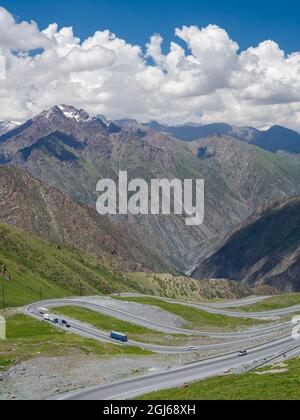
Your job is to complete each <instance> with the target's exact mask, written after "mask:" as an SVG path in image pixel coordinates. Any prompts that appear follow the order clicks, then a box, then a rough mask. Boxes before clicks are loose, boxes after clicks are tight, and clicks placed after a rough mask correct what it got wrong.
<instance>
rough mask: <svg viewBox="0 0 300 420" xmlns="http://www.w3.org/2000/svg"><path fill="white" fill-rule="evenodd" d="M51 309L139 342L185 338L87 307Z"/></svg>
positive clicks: (181, 339)
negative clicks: (117, 332)
mask: <svg viewBox="0 0 300 420" xmlns="http://www.w3.org/2000/svg"><path fill="white" fill-rule="evenodd" d="M53 311H54V312H55V313H58V314H60V315H64V316H66V317H69V318H73V319H77V320H78V321H82V322H85V323H88V324H90V325H93V326H94V327H96V328H98V329H99V330H101V331H106V332H107V333H108V334H109V333H110V332H111V331H119V332H121V333H124V334H127V335H128V337H129V339H130V340H133V341H138V342H141V343H152V344H168V345H172V344H174V345H175V344H181V343H182V342H183V341H184V340H187V337H185V336H180V335H166V334H163V333H159V332H157V331H153V330H151V329H148V328H145V327H142V326H139V325H135V324H131V323H129V322H126V321H121V320H119V319H116V318H113V317H110V316H107V315H103V314H101V313H99V312H95V311H91V310H89V309H84V308H76V307H71V306H66V307H63V308H54V310H52V312H53Z"/></svg>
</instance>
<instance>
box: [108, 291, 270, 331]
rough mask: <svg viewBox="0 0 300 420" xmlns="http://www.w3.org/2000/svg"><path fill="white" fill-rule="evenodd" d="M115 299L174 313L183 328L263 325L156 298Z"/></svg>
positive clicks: (259, 322) (255, 321)
mask: <svg viewBox="0 0 300 420" xmlns="http://www.w3.org/2000/svg"><path fill="white" fill-rule="evenodd" d="M115 299H119V300H125V301H128V302H136V303H140V304H144V305H152V306H158V307H159V308H161V309H163V310H165V311H168V312H171V313H174V314H175V315H178V316H180V317H182V318H183V319H184V320H186V322H187V323H186V325H185V328H190V329H195V330H199V329H209V330H216V331H218V330H221V331H233V330H239V329H241V328H246V327H253V326H255V325H259V324H263V322H261V321H257V320H252V319H242V318H232V317H229V316H223V315H216V314H209V313H208V312H204V311H201V310H199V309H195V308H191V307H188V306H184V305H180V304H173V303H169V302H164V301H162V300H160V299H156V298H148V297H145V298H128V297H126V298H121V297H115Z"/></svg>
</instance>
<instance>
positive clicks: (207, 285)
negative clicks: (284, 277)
mask: <svg viewBox="0 0 300 420" xmlns="http://www.w3.org/2000/svg"><path fill="white" fill-rule="evenodd" d="M126 278H127V281H131V282H133V283H138V284H139V288H140V289H141V293H143V294H145V295H146V294H148V295H155V296H162V297H167V298H170V299H180V300H188V301H196V302H199V301H200V300H201V301H206V300H215V299H216V300H219V299H239V298H243V297H246V296H249V295H251V294H253V291H252V290H251V289H250V288H249V287H247V286H244V285H242V284H241V283H238V282H234V281H229V280H206V281H199V280H194V279H191V278H190V277H184V276H177V277H176V276H173V275H171V274H158V273H127V274H126Z"/></svg>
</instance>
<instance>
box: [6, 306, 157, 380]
mask: <svg viewBox="0 0 300 420" xmlns="http://www.w3.org/2000/svg"><path fill="white" fill-rule="evenodd" d="M1 314H2V315H3V314H4V315H5V317H6V319H7V340H0V373H1V371H2V372H3V371H5V370H6V369H7V368H9V367H11V366H14V365H17V364H19V363H21V362H22V361H25V360H28V359H32V358H36V357H56V356H65V355H68V354H70V355H72V354H74V352H79V353H81V354H85V355H95V356H118V355H131V354H132V355H141V356H142V355H148V354H150V353H149V352H147V351H144V350H142V349H140V348H137V347H127V346H119V345H113V344H104V343H98V342H97V341H95V340H89V339H86V338H82V337H79V336H77V335H74V334H70V333H67V332H64V331H61V330H59V329H57V328H56V327H54V326H52V325H50V324H47V323H45V322H40V321H37V320H35V319H33V318H30V317H27V316H25V315H22V314H11V313H10V314H9V313H8V314H6V313H4V312H3V311H2V312H1Z"/></svg>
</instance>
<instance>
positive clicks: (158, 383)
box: [59, 337, 300, 401]
mask: <svg viewBox="0 0 300 420" xmlns="http://www.w3.org/2000/svg"><path fill="white" fill-rule="evenodd" d="M289 352H291V355H293V357H295V356H296V355H297V354H299V353H300V343H299V342H298V343H297V342H295V341H294V340H293V339H292V338H291V337H288V338H285V339H281V340H278V341H274V342H273V343H270V344H267V345H263V346H259V347H256V348H254V349H252V350H249V352H248V355H247V356H245V357H239V356H238V355H237V353H233V354H231V355H226V356H221V357H217V358H214V359H210V360H204V361H201V362H199V363H194V364H191V365H187V366H184V367H182V368H178V369H174V370H170V371H168V372H160V373H156V374H152V375H143V376H139V377H136V378H130V379H128V380H125V381H121V382H116V383H113V384H108V385H102V386H99V387H94V388H91V389H87V390H83V391H79V392H73V393H69V394H67V395H64V396H62V397H60V398H59V399H61V400H102V401H103V400H126V399H132V398H135V397H137V396H140V395H144V394H147V393H149V392H154V391H160V390H164V389H169V388H175V387H180V386H182V385H184V384H186V383H192V382H194V381H199V380H201V379H205V378H208V377H212V376H216V375H218V374H222V373H225V372H227V371H228V370H231V369H233V368H239V367H241V368H242V367H245V366H249V367H254V363H256V362H264V361H267V360H270V359H271V358H272V357H275V356H279V355H282V354H283V353H286V355H287V357H289Z"/></svg>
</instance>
